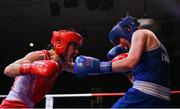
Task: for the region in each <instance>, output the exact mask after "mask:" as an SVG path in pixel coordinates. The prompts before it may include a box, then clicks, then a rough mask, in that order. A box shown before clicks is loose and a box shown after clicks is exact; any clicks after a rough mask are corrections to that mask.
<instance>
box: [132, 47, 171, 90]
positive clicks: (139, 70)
mask: <svg viewBox="0 0 180 109" xmlns="http://www.w3.org/2000/svg"><path fill="white" fill-rule="evenodd" d="M169 73H170V61H169V56H168V53H167V51H166V49H165V47H164V46H163V45H162V44H160V47H159V48H157V49H154V50H151V51H147V52H145V53H143V55H142V57H141V59H140V61H139V63H138V65H137V66H136V67H135V68H134V69H133V71H132V74H133V75H134V76H135V80H141V81H147V82H152V83H156V84H159V85H162V86H165V87H167V88H170V81H169V80H170V77H169Z"/></svg>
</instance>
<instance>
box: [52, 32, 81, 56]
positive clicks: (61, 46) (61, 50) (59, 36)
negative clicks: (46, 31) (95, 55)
mask: <svg viewBox="0 0 180 109" xmlns="http://www.w3.org/2000/svg"><path fill="white" fill-rule="evenodd" d="M82 40H83V38H82V36H81V35H80V34H78V33H77V32H75V31H71V30H59V31H54V32H53V36H52V39H51V44H52V45H53V47H54V49H55V52H56V53H57V54H58V55H59V56H64V55H65V52H66V49H67V47H68V45H69V43H71V42H73V43H75V44H77V45H78V46H81V45H82Z"/></svg>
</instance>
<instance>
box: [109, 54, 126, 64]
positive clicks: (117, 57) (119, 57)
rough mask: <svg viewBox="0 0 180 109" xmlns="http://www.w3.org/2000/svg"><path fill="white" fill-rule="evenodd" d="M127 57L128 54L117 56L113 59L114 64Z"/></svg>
mask: <svg viewBox="0 0 180 109" xmlns="http://www.w3.org/2000/svg"><path fill="white" fill-rule="evenodd" d="M127 57H128V53H122V54H119V55H117V56H116V57H115V58H113V59H112V62H115V61H118V60H121V59H124V58H127Z"/></svg>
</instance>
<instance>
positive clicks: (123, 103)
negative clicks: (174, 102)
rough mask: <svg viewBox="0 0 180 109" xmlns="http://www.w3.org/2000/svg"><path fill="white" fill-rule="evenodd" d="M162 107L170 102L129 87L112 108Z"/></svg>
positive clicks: (167, 105)
mask: <svg viewBox="0 0 180 109" xmlns="http://www.w3.org/2000/svg"><path fill="white" fill-rule="evenodd" d="M128 107H129V108H138V107H142V108H153V107H154V108H163V107H171V102H170V101H167V100H164V99H160V98H157V97H154V96H152V95H148V94H145V93H143V92H140V91H138V90H137V89H134V88H130V89H129V90H128V91H127V92H126V94H125V95H124V96H123V97H122V98H120V99H119V100H118V101H117V102H116V103H115V104H114V105H113V106H112V108H128Z"/></svg>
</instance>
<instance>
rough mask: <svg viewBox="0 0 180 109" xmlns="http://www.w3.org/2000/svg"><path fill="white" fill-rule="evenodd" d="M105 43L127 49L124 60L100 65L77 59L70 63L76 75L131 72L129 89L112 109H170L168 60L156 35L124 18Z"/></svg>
mask: <svg viewBox="0 0 180 109" xmlns="http://www.w3.org/2000/svg"><path fill="white" fill-rule="evenodd" d="M109 40H110V42H111V43H112V44H114V45H120V46H121V47H122V48H127V49H128V50H129V51H128V56H127V57H126V58H123V59H119V60H116V61H104V62H101V61H100V60H99V59H96V58H93V57H87V56H79V57H77V58H76V60H75V63H74V64H75V65H74V70H75V72H76V74H77V75H83V76H85V75H89V74H93V73H99V74H107V73H108V74H109V73H124V72H129V71H131V72H132V73H131V74H132V78H133V79H132V80H133V81H131V82H132V83H133V86H132V87H131V88H130V89H129V90H128V91H127V92H126V93H125V95H124V96H123V97H122V98H120V99H119V100H118V101H117V102H116V103H115V104H114V105H113V106H112V108H139V107H143V108H153V107H156V108H162V107H171V98H170V91H171V90H170V77H169V73H170V60H169V56H168V52H167V50H166V48H165V47H164V46H163V44H161V42H160V41H159V40H158V38H157V37H156V35H155V34H154V33H153V32H152V31H150V30H148V29H142V28H141V27H140V23H138V22H137V20H136V19H135V18H134V17H131V16H126V17H125V18H123V19H122V20H121V21H119V22H118V23H117V24H116V25H115V26H114V27H113V28H112V30H111V31H110V33H109ZM115 50H119V49H115ZM116 53H118V52H116ZM113 55H114V54H113ZM115 58H116V57H115Z"/></svg>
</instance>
